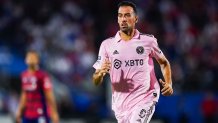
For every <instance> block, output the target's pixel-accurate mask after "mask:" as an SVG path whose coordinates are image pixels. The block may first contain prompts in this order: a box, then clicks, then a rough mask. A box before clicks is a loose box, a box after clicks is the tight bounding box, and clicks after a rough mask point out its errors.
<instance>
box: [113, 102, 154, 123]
mask: <svg viewBox="0 0 218 123" xmlns="http://www.w3.org/2000/svg"><path fill="white" fill-rule="evenodd" d="M155 104H156V102H152V103H148V104H145V105H140V106H137V107H136V108H134V109H133V110H132V111H130V112H129V113H127V115H125V116H120V115H119V116H118V115H117V116H116V119H117V121H118V123H149V122H150V120H151V118H152V116H153V114H154V111H155Z"/></svg>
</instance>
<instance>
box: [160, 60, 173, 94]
mask: <svg viewBox="0 0 218 123" xmlns="http://www.w3.org/2000/svg"><path fill="white" fill-rule="evenodd" d="M157 61H158V63H159V64H160V67H161V71H162V74H163V77H164V80H165V81H163V80H162V79H160V80H159V81H160V83H161V84H162V85H163V89H162V90H161V92H162V94H163V95H164V96H169V95H172V94H173V88H172V77H171V67H170V63H169V61H168V60H167V59H166V57H165V56H163V57H161V58H159V59H157Z"/></svg>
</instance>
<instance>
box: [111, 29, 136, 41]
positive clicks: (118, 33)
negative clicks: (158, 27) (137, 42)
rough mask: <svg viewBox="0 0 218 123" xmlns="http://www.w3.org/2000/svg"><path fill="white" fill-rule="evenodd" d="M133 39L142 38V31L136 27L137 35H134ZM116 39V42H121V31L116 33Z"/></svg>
mask: <svg viewBox="0 0 218 123" xmlns="http://www.w3.org/2000/svg"><path fill="white" fill-rule="evenodd" d="M132 39H140V32H139V31H138V30H137V29H135V35H134V36H133V37H132ZM115 41H116V42H120V41H121V37H120V31H118V32H117V33H116V35H115Z"/></svg>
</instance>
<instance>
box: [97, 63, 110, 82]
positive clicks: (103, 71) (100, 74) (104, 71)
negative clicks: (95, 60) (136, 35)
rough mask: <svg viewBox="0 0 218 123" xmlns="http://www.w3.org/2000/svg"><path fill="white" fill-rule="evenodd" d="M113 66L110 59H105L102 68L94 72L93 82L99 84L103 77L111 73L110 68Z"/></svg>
mask: <svg viewBox="0 0 218 123" xmlns="http://www.w3.org/2000/svg"><path fill="white" fill-rule="evenodd" d="M110 68H111V63H110V61H109V60H105V62H104V63H103V64H102V66H101V69H98V70H96V71H95V73H94V74H93V82H94V84H95V85H99V84H101V83H102V81H103V77H104V76H105V75H106V74H107V73H109V70H110Z"/></svg>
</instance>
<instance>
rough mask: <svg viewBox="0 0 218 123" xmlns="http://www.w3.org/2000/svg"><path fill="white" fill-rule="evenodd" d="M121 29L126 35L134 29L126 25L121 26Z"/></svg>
mask: <svg viewBox="0 0 218 123" xmlns="http://www.w3.org/2000/svg"><path fill="white" fill-rule="evenodd" d="M120 30H121V31H122V32H123V33H125V34H126V35H130V34H131V32H132V30H133V29H132V28H131V27H125V28H122V27H120Z"/></svg>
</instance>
